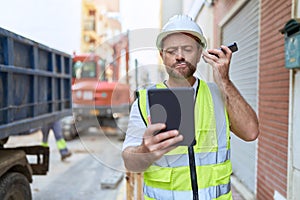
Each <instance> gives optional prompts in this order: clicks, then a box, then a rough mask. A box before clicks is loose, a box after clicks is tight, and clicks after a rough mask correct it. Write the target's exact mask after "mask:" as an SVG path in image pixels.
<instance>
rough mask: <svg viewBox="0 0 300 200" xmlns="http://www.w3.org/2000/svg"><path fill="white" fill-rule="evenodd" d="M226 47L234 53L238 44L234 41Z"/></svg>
mask: <svg viewBox="0 0 300 200" xmlns="http://www.w3.org/2000/svg"><path fill="white" fill-rule="evenodd" d="M227 47H228V48H229V49H230V51H231V52H232V53H234V52H236V51H237V50H238V46H237V44H236V42H234V43H232V44H230V45H228V46H227Z"/></svg>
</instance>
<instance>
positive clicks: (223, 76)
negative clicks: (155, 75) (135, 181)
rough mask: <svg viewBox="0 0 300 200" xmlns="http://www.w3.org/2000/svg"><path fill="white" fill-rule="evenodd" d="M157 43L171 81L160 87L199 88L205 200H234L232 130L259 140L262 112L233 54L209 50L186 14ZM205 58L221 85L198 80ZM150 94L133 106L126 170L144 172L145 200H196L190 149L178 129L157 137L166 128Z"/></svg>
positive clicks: (198, 155)
mask: <svg viewBox="0 0 300 200" xmlns="http://www.w3.org/2000/svg"><path fill="white" fill-rule="evenodd" d="M156 45H157V48H158V50H159V53H160V56H161V58H162V61H163V64H164V65H165V68H166V71H167V73H168V79H167V80H165V81H164V82H162V83H158V84H156V85H155V86H154V87H157V88H173V87H193V88H194V91H195V97H194V98H195V110H194V112H195V114H194V116H195V139H196V145H195V146H194V152H195V156H194V157H195V164H196V172H197V183H198V195H199V199H201V200H211V199H216V200H221V199H222V200H225V199H226V200H228V199H232V194H231V186H230V176H231V174H232V167H231V161H230V131H232V132H233V133H234V134H236V135H237V136H238V137H239V138H241V139H242V140H245V141H253V140H255V139H256V138H257V137H258V134H259V128H258V119H257V116H256V113H255V112H254V110H253V109H252V108H251V107H250V106H249V104H248V103H247V102H246V101H245V100H244V98H243V97H242V96H241V94H240V93H239V91H238V90H237V88H236V87H235V86H234V84H233V83H232V81H231V80H230V77H229V67H230V60H231V56H232V52H231V51H230V49H229V48H228V47H227V46H224V45H222V46H221V49H208V50H206V46H207V42H206V39H205V37H204V36H203V33H202V30H201V28H200V27H199V26H198V25H197V24H196V23H195V22H194V21H193V20H192V19H191V18H190V17H189V16H186V15H175V16H174V17H172V18H170V19H169V21H168V22H167V23H166V24H165V25H164V27H163V28H162V30H161V32H160V33H159V35H158V37H157V40H156ZM201 57H202V58H203V59H204V61H205V62H206V63H208V64H209V65H210V66H211V68H212V71H213V76H214V80H215V83H206V82H205V81H203V80H200V79H198V78H196V77H195V76H194V73H195V71H196V66H197V63H198V62H199V61H200V58H201ZM152 87H153V86H152ZM145 91H146V90H140V91H139V97H138V99H137V100H136V101H135V102H134V103H133V105H132V108H131V112H130V120H129V124H128V130H127V132H126V138H125V141H124V144H123V152H122V157H123V160H124V164H125V167H126V169H127V170H129V171H131V172H144V174H143V177H144V190H143V192H144V198H145V199H160V200H161V199H163V200H166V199H179V200H180V199H185V200H188V199H193V190H192V189H193V188H192V183H191V181H190V180H191V179H190V170H189V169H190V168H189V158H188V153H187V152H188V147H186V146H176V143H178V142H180V141H182V140H183V136H182V135H181V134H180V133H179V132H178V130H171V131H166V132H162V133H160V134H154V133H157V132H159V131H160V130H163V129H164V128H165V124H163V123H156V124H151V119H150V113H149V109H147V107H148V105H149V104H148V100H147V95H146V94H147V93H146V92H145ZM148 108H149V107H148Z"/></svg>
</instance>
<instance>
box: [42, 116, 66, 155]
mask: <svg viewBox="0 0 300 200" xmlns="http://www.w3.org/2000/svg"><path fill="white" fill-rule="evenodd" d="M50 129H52V130H53V133H54V137H55V140H56V146H57V149H58V150H59V153H60V158H61V160H62V161H64V160H65V159H66V158H68V157H70V156H71V155H72V153H71V152H70V151H69V149H68V148H67V144H66V141H65V139H64V138H63V136H62V133H61V130H62V128H61V122H60V121H55V122H53V123H51V124H48V125H46V126H44V127H42V129H41V131H42V134H43V139H42V144H41V145H42V146H44V147H49V144H48V137H49V133H50Z"/></svg>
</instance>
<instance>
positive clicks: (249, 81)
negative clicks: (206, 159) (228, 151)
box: [222, 0, 259, 193]
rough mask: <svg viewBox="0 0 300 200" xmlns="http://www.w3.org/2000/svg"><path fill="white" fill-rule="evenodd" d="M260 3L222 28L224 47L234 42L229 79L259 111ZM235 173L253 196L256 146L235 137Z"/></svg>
mask: <svg viewBox="0 0 300 200" xmlns="http://www.w3.org/2000/svg"><path fill="white" fill-rule="evenodd" d="M258 6H259V1H258V0H251V1H248V3H247V4H246V5H245V6H244V7H243V8H242V9H241V10H240V11H239V12H238V13H237V15H235V16H234V17H233V18H232V19H231V20H230V21H229V22H228V23H226V25H224V27H223V33H222V34H223V37H222V38H223V41H222V43H223V44H229V43H232V42H234V41H236V42H237V43H238V47H239V51H238V52H236V53H234V54H233V58H232V61H231V68H230V77H231V80H232V81H233V83H234V84H235V86H236V87H237V88H238V89H239V91H240V92H241V94H242V95H243V97H244V98H245V99H246V100H247V102H248V103H249V104H250V105H251V106H252V108H253V109H254V110H255V111H257V94H258V80H257V79H258V41H259V37H258V27H259V17H258V14H259V12H258V9H259V8H258ZM231 138H232V139H231V144H232V146H231V147H232V165H233V173H234V174H235V175H236V176H237V177H238V179H240V180H241V181H242V182H243V184H244V185H245V186H246V187H247V188H248V189H249V190H250V191H252V192H253V193H255V185H256V182H255V180H256V170H255V169H256V142H250V143H249V142H244V141H242V140H241V139H239V138H237V137H236V136H235V135H233V134H232V137H231Z"/></svg>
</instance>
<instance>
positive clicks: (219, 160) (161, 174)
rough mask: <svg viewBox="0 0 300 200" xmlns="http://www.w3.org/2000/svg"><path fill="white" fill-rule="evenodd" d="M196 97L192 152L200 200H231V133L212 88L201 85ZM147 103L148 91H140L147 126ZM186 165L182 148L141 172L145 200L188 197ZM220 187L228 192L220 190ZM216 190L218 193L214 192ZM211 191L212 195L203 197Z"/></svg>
mask: <svg viewBox="0 0 300 200" xmlns="http://www.w3.org/2000/svg"><path fill="white" fill-rule="evenodd" d="M156 87H157V88H165V87H166V86H165V85H164V84H162V83H161V84H157V85H156ZM196 94H197V96H196V103H195V130H196V131H195V132H196V133H195V134H196V136H195V137H196V141H197V144H196V145H195V146H194V151H195V161H196V166H197V174H198V177H197V178H198V187H199V194H200V197H201V196H203V195H204V196H203V198H202V199H212V198H208V197H213V198H217V197H220V198H221V197H225V196H228V198H222V199H231V194H230V175H231V173H232V169H231V162H230V160H229V159H230V141H229V136H230V131H229V122H228V117H227V114H226V110H225V106H224V103H223V101H222V97H221V94H220V92H219V91H218V88H217V87H216V85H215V84H206V83H205V82H203V81H200V83H199V84H198V89H197V93H196ZM147 99H148V98H147V90H142V91H140V95H139V109H140V112H141V115H142V118H143V120H144V122H145V124H146V125H148V123H149V119H148V116H149V106H148V101H147ZM188 163H189V162H188V154H187V147H183V146H180V147H177V148H176V149H174V150H172V151H171V152H169V153H167V154H165V155H164V156H163V157H162V158H161V159H160V160H158V161H156V162H155V163H154V164H153V165H152V166H150V167H149V168H148V169H147V170H146V171H145V172H144V183H145V187H144V190H145V191H144V193H145V197H150V198H154V199H160V198H158V196H160V195H161V194H162V196H161V197H163V196H164V195H165V193H172V194H173V195H175V196H178V197H179V196H181V194H186V193H189V194H191V183H190V174H189V166H188ZM175 180H176V181H175ZM177 180H180V181H177ZM221 185H222V186H221ZM224 186H226V187H224ZM221 187H222V188H228V189H226V190H225V189H222V190H221V189H220V188H221ZM215 190H217V191H219V192H217V193H215V192H213V191H215ZM210 191H212V192H213V193H209V194H206V193H207V192H210ZM156 192H159V194H156ZM160 192H161V193H160ZM155 194H156V195H158V196H155ZM229 194H230V195H229ZM169 195H170V194H169ZM173 195H172V196H173ZM206 197H207V198H206ZM164 199H165V198H164Z"/></svg>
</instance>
